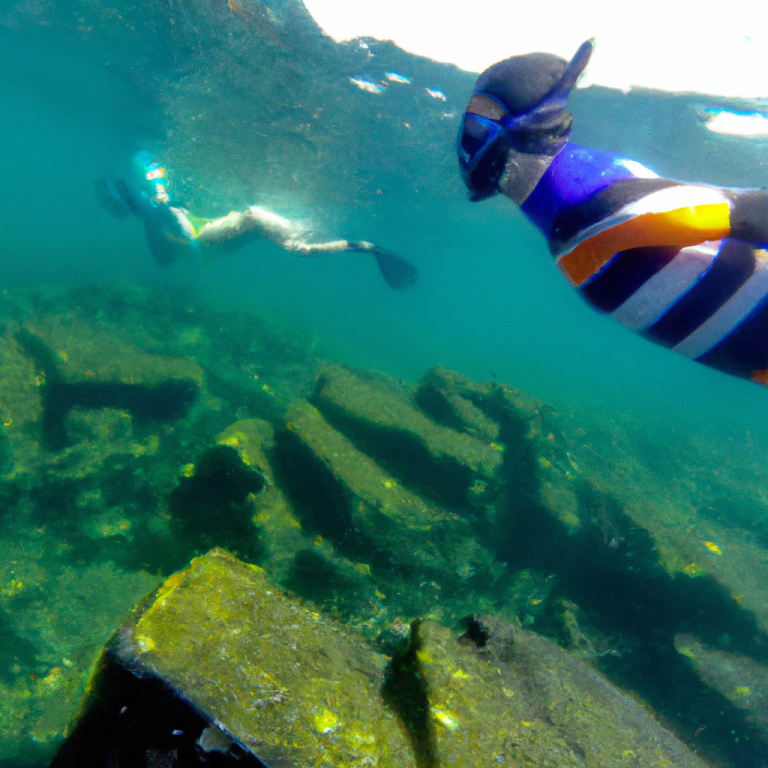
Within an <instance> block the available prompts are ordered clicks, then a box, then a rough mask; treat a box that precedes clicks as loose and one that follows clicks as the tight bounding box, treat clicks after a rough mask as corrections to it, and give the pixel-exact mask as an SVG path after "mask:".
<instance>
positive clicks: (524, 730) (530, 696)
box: [393, 619, 704, 768]
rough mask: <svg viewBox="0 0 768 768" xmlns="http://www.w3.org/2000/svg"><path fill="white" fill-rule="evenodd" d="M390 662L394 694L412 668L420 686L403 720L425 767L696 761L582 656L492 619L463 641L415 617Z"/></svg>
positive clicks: (592, 766)
mask: <svg viewBox="0 0 768 768" xmlns="http://www.w3.org/2000/svg"><path fill="white" fill-rule="evenodd" d="M396 665H399V667H400V670H401V671H400V675H401V679H400V680H399V681H398V683H397V684H396V686H395V687H396V688H397V685H399V686H400V691H399V692H400V693H402V692H407V691H408V690H413V688H411V689H409V688H408V687H407V683H408V680H407V678H408V677H409V676H410V677H411V679H413V675H414V674H415V675H417V678H418V680H419V681H420V682H421V683H422V684H423V691H424V696H423V699H422V702H423V707H424V711H422V712H419V711H418V708H413V707H412V708H411V710H410V717H409V718H407V721H408V722H409V725H410V730H411V733H412V734H414V736H415V738H414V742H415V743H416V744H418V745H420V752H421V754H422V756H423V758H424V759H425V760H428V761H429V762H428V764H430V765H433V766H444V767H445V768H448V766H451V767H452V768H453V767H454V766H455V767H456V768H470V767H471V768H474V767H475V766H478V768H479V766H490V765H493V764H495V763H503V764H504V765H511V766H531V765H535V766H541V768H565V767H566V766H580V767H581V766H583V767H584V768H587V767H588V768H598V767H599V768H613V766H620V765H633V766H638V767H642V768H646V767H647V768H650V767H651V766H653V767H654V768H673V766H674V767H675V768H703V766H704V763H702V762H701V760H699V758H698V757H696V756H695V755H694V754H693V753H692V752H690V751H689V750H688V749H687V748H686V747H685V746H684V745H683V744H682V743H681V742H680V741H678V740H677V738H676V737H675V736H673V735H672V734H671V733H669V732H668V731H666V730H665V729H664V728H662V727H661V726H660V725H659V724H658V723H657V722H656V721H655V720H654V719H653V717H652V716H651V715H650V714H649V713H648V711H647V710H645V709H644V707H643V706H642V705H640V704H638V703H637V702H636V701H634V700H633V699H632V698H630V697H629V696H627V695H626V694H624V693H621V692H620V691H619V690H618V689H617V688H615V687H614V686H613V685H612V684H611V683H609V682H608V681H607V680H606V679H605V678H603V677H602V676H601V675H600V674H598V673H597V672H595V671H594V670H593V669H592V668H591V667H589V666H588V665H587V664H585V663H584V662H582V661H580V660H579V659H577V658H575V657H574V656H572V655H570V654H569V653H567V652H566V651H564V650H563V649H561V648H560V647H559V646H557V645H556V644H555V643H553V642H551V641H549V640H546V639H545V638H542V637H539V636H537V635H534V634H532V633H530V632H526V631H524V630H522V629H519V628H517V627H513V626H510V625H505V624H502V623H500V622H498V621H496V620H494V619H483V620H482V622H480V621H478V620H476V619H473V620H471V621H470V622H469V629H468V632H467V634H466V635H464V637H463V638H462V641H461V642H458V641H457V639H456V636H455V635H454V634H453V633H452V632H451V631H450V630H448V629H446V628H445V627H442V626H440V625H438V624H435V623H433V622H428V621H427V622H419V623H416V624H415V625H414V627H413V629H412V637H411V642H410V646H409V647H408V649H407V650H406V652H405V653H404V654H403V655H402V656H401V657H400V658H399V659H396ZM393 696H394V698H395V700H398V691H397V690H396V691H395V692H394V694H393ZM399 700H400V701H401V704H403V706H404V707H406V708H407V707H408V702H407V701H406V702H402V699H399ZM412 701H413V702H415V703H418V696H414V697H412Z"/></svg>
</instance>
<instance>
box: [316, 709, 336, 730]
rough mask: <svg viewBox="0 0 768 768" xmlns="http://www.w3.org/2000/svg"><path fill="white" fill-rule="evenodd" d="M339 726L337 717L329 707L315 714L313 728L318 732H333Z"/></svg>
mask: <svg viewBox="0 0 768 768" xmlns="http://www.w3.org/2000/svg"><path fill="white" fill-rule="evenodd" d="M338 727H339V719H338V718H337V717H336V715H334V714H333V712H331V710H330V709H324V710H323V711H322V712H321V713H320V714H319V715H316V716H315V730H316V731H319V732H320V733H333V732H334V731H335V730H336V729H337V728H338Z"/></svg>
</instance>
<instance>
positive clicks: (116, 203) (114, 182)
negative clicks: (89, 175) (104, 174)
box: [94, 179, 139, 219]
mask: <svg viewBox="0 0 768 768" xmlns="http://www.w3.org/2000/svg"><path fill="white" fill-rule="evenodd" d="M94 187H95V189H96V197H97V199H98V201H99V202H100V203H101V204H102V205H103V206H104V208H106V209H107V210H108V211H109V212H110V213H111V214H112V215H113V216H114V217H115V218H116V219H127V218H128V217H129V216H131V215H134V214H135V215H138V213H139V211H138V204H137V200H136V196H137V195H138V194H139V193H138V192H135V191H134V190H132V189H131V188H130V187H129V186H128V184H126V182H125V181H124V180H123V179H99V180H98V181H97V182H95V183H94Z"/></svg>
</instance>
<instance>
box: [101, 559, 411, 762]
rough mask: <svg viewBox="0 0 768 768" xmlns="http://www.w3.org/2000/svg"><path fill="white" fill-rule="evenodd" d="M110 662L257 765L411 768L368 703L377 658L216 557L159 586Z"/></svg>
mask: <svg viewBox="0 0 768 768" xmlns="http://www.w3.org/2000/svg"><path fill="white" fill-rule="evenodd" d="M116 651H117V653H118V655H119V657H120V658H121V659H122V660H123V661H124V662H125V663H126V664H128V665H130V666H132V667H134V668H137V669H139V670H141V671H142V672H143V673H149V674H152V675H156V676H158V677H161V678H162V679H163V680H165V681H166V682H167V683H168V684H170V685H172V686H173V687H174V689H175V690H176V691H177V692H178V693H179V694H180V695H181V696H183V697H184V698H186V699H187V700H188V701H190V702H191V703H192V704H193V705H194V706H196V707H197V708H198V709H199V710H200V711H202V712H203V713H204V714H206V715H207V716H208V717H209V718H211V720H213V719H215V720H216V722H217V723H218V724H219V726H220V727H221V728H222V729H223V730H224V731H226V732H227V733H228V734H229V735H230V736H231V737H232V738H234V739H236V740H237V741H238V742H239V743H240V744H242V745H243V746H245V747H247V748H248V749H250V750H251V751H252V752H253V753H254V754H256V755H257V756H259V757H261V758H262V759H263V760H265V761H266V762H267V763H270V764H277V765H285V766H306V765H313V766H317V767H318V768H331V767H332V766H334V767H335V766H340V765H356V764H359V765H371V766H375V765H378V766H382V768H383V766H393V765H397V766H409V765H415V763H414V760H413V758H412V757H411V755H410V752H409V749H408V743H407V739H406V738H405V736H404V734H403V732H402V730H401V729H400V727H399V725H398V723H397V720H396V718H395V716H394V714H393V713H392V712H390V711H389V710H388V709H387V707H386V706H385V705H384V704H383V702H382V701H381V698H380V695H379V690H380V687H381V683H382V676H383V673H384V669H385V665H386V658H385V657H383V656H381V655H379V654H377V653H375V652H374V651H372V650H370V649H369V648H368V647H367V646H365V645H364V644H362V643H361V642H359V641H358V640H355V639H354V638H352V637H350V636H349V635H347V634H345V633H344V631H343V630H342V628H341V627H340V626H339V625H337V624H335V623H334V622H331V621H329V620H327V619H325V618H323V617H322V616H321V615H320V614H318V613H314V612H312V611H311V610H308V609H306V608H304V607H302V606H300V605H298V604H297V603H296V602H295V601H293V600H290V599H287V598H286V597H285V596H284V595H283V594H281V593H280V591H279V590H278V589H276V588H275V587H274V586H273V585H271V584H270V583H269V582H268V581H267V580H266V578H265V575H264V572H263V571H262V570H261V569H260V568H257V567H255V566H247V565H245V564H243V563H240V562H238V561H237V560H235V559H234V558H233V557H232V556H231V555H228V554H227V553H226V552H224V551H222V550H214V551H212V552H210V553H208V554H207V555H206V556H204V557H201V558H197V559H195V560H194V561H193V562H192V564H191V565H190V567H189V568H188V569H187V570H186V571H183V572H181V573H178V574H175V575H174V576H172V577H171V578H170V579H168V580H167V581H166V582H165V584H163V586H162V587H161V588H160V590H159V591H158V593H157V594H156V595H155V597H154V598H153V599H152V601H150V603H149V604H148V605H147V606H146V607H144V608H142V609H140V610H139V611H137V612H136V613H135V614H134V615H133V616H132V617H131V619H130V620H129V621H128V623H127V624H126V625H125V626H124V627H123V628H122V629H121V630H120V632H119V635H118V638H117V645H116Z"/></svg>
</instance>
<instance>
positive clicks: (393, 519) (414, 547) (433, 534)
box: [287, 403, 493, 581]
mask: <svg viewBox="0 0 768 768" xmlns="http://www.w3.org/2000/svg"><path fill="white" fill-rule="evenodd" d="M287 418H288V427H289V429H290V431H291V432H292V434H293V435H294V436H295V437H296V438H297V439H298V440H299V441H301V443H302V444H303V445H304V446H305V447H306V448H307V449H308V450H309V451H311V453H312V454H313V455H314V457H315V458H316V459H317V460H318V461H320V462H321V463H322V465H323V466H325V467H326V469H327V470H328V471H329V472H330V473H331V474H332V476H333V478H334V480H335V482H336V483H337V484H338V490H339V494H340V496H341V497H342V498H344V499H346V509H347V514H348V516H349V520H348V524H349V528H350V532H351V531H352V529H354V531H356V532H357V533H358V534H359V535H360V536H362V537H364V538H365V539H366V540H369V541H370V546H371V548H372V552H373V551H374V550H377V549H378V550H383V551H385V552H386V556H387V558H388V560H389V561H390V562H391V563H392V564H394V565H395V566H398V567H400V568H405V569H407V570H408V571H415V572H421V573H422V574H423V573H424V572H425V571H429V572H432V574H433V575H434V577H435V578H438V579H443V580H446V581H450V580H456V579H462V578H463V579H467V578H469V577H470V576H472V575H474V574H476V573H477V572H483V573H486V574H490V573H491V571H492V570H493V557H492V556H491V554H490V553H489V552H488V551H487V550H485V549H484V548H483V547H482V546H480V545H479V544H478V543H477V542H476V541H475V540H474V538H473V532H472V529H471V527H470V526H469V524H468V523H467V522H466V521H465V520H463V519H462V518H460V517H459V516H458V515H455V514H451V513H449V512H446V511H445V510H443V509H441V508H440V507H438V506H435V505H433V504H430V503H429V502H427V501H425V500H424V499H423V498H421V497H420V496H417V495H416V494H415V493H412V492H411V491H409V490H408V489H406V488H403V487H402V485H401V484H400V483H398V482H397V481H396V480H395V479H394V478H393V477H392V476H391V475H389V474H388V473H387V472H385V471H384V470H383V469H382V468H381V467H380V466H379V465H378V464H377V463H376V462H374V461H373V460H372V459H371V458H370V457H368V456H366V455H365V454H364V453H362V452H360V451H359V450H357V448H356V447H355V446H354V445H353V444H352V442H351V441H350V440H348V439H347V438H346V437H345V436H344V435H342V434H341V433H340V432H338V431H337V430H335V429H334V428H333V427H332V426H331V425H330V424H328V423H327V422H326V421H325V420H324V419H323V417H322V415H321V414H320V412H319V411H318V410H317V409H316V408H314V407H313V406H312V405H310V404H309V403H301V404H298V405H295V406H294V407H293V408H291V409H290V410H289V411H288V414H287Z"/></svg>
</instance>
